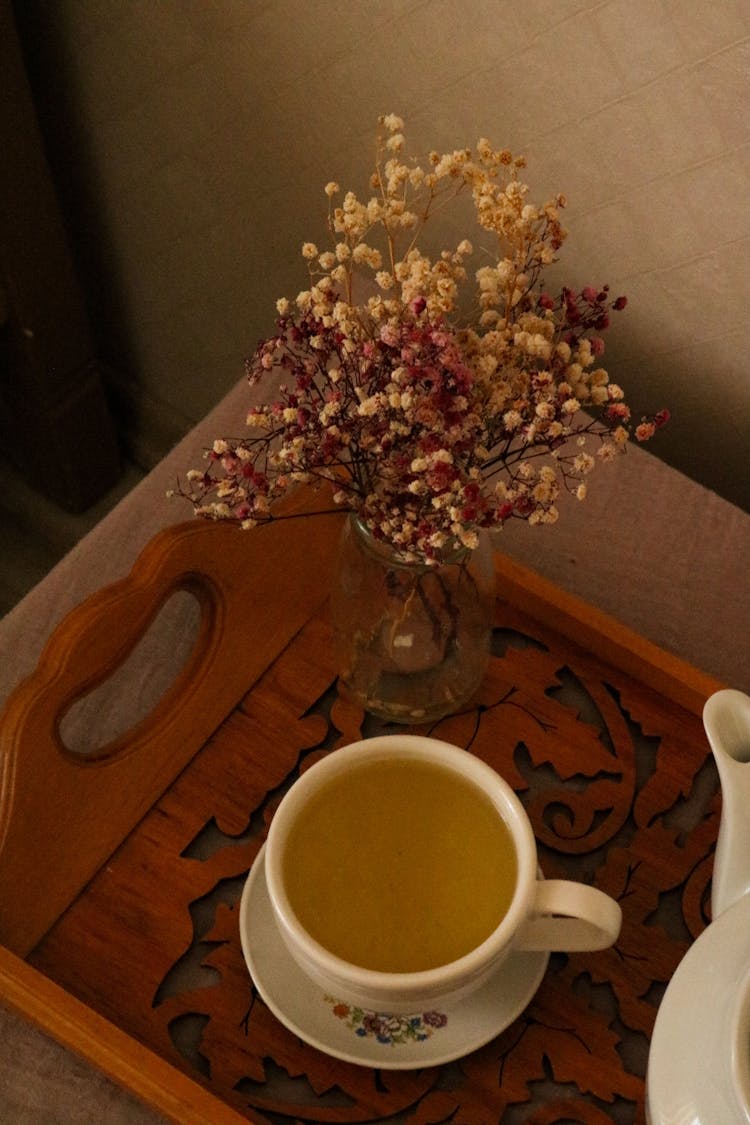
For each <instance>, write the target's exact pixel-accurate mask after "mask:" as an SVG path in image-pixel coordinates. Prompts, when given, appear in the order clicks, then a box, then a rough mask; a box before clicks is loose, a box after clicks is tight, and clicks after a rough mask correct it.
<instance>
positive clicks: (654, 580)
mask: <svg viewBox="0 0 750 1125" xmlns="http://www.w3.org/2000/svg"><path fill="white" fill-rule="evenodd" d="M250 403H251V392H250V390H249V389H248V387H247V384H246V383H245V382H244V381H242V382H241V383H239V384H238V385H237V386H236V387H234V388H233V389H232V391H230V393H229V394H228V395H227V396H226V397H225V398H224V399H223V400H222V402H221V403H219V405H218V406H217V407H216V408H215V409H214V410H213V411H212V412H211V413H210V414H209V415H208V416H207V417H206V418H205V419H204V420H203V421H202V422H201V423H200V424H199V425H198V426H197V427H195V429H194V430H192V431H191V432H190V433H189V434H188V435H187V436H186V437H185V438H184V439H183V440H182V441H181V442H180V443H179V444H178V445H177V446H176V447H175V449H174V450H172V452H171V453H170V454H169V455H168V456H167V457H165V458H164V460H163V461H161V462H160V463H159V464H158V465H157V466H156V468H155V469H153V471H152V472H151V473H150V474H149V475H148V476H147V477H145V478H144V479H143V480H142V481H141V482H140V484H139V485H138V486H137V487H136V488H134V489H133V490H132V491H131V492H130V493H129V494H128V495H127V496H126V497H125V498H124V499H123V500H122V501H121V502H120V503H119V504H118V505H117V507H116V508H114V509H113V510H112V511H111V512H110V513H109V514H108V515H107V516H106V517H105V518H104V519H103V520H102V521H101V522H100V523H99V524H98V525H97V526H96V527H95V528H94V529H93V530H92V531H91V532H90V533H89V534H88V535H86V536H85V537H84V538H83V539H82V540H81V541H80V542H79V543H78V544H77V545H76V546H75V547H74V549H73V550H72V551H71V552H70V553H69V554H68V555H67V556H66V557H65V558H63V559H62V560H61V561H60V562H59V563H58V565H57V566H56V567H55V568H54V570H52V571H51V572H50V573H49V575H47V576H46V577H45V578H44V580H43V581H42V582H40V583H39V584H38V585H37V586H36V587H35V588H34V589H33V590H32V591H31V592H30V593H29V594H28V595H27V596H26V597H25V598H24V599H23V600H22V601H21V602H20V603H19V604H18V605H17V606H16V607H14V608H13V609H12V610H11V611H10V613H8V614H7V615H6V616H5V617H4V618H3V619H2V620H1V621H0V651H1V652H3V653H5V654H6V659H5V660H3V661H2V662H0V704H4V702H5V700H6V698H7V696H8V695H9V694H10V693H11V692H12V690H13V689H14V688H15V687H16V686H17V684H18V683H19V682H21V680H23V679H24V678H25V677H26V676H28V675H29V674H30V673H31V672H32V671H33V669H34V667H35V665H36V663H37V661H38V658H39V655H40V653H41V651H42V648H43V646H44V643H45V641H46V640H47V638H48V637H49V635H50V633H51V632H52V630H53V629H54V628H55V626H56V625H57V624H58V623H59V622H60V621H61V620H62V618H63V617H64V616H65V614H66V613H67V612H69V610H70V609H72V608H73V607H74V606H75V605H77V604H78V603H79V602H81V601H82V600H83V599H84V598H85V597H87V596H88V595H89V594H91V593H93V592H94V591H95V590H97V589H99V588H101V587H102V586H104V585H107V584H108V583H110V582H113V581H115V580H117V579H118V578H121V577H123V576H124V575H125V574H126V573H127V572H128V571H129V570H130V568H131V566H132V564H133V562H134V561H135V559H136V557H137V556H138V554H139V553H140V551H141V550H142V548H143V547H144V546H145V545H146V543H148V541H149V540H150V539H151V538H152V537H153V536H154V535H155V534H156V533H157V532H158V531H160V530H161V529H162V528H164V527H167V526H169V525H171V524H174V523H179V522H182V521H184V520H186V519H190V518H191V517H192V509H191V508H190V507H189V505H187V503H186V502H184V501H181V500H179V499H169V498H167V495H166V493H167V490H168V489H169V488H171V487H173V486H174V483H175V480H176V478H177V476H178V475H183V476H184V473H185V472H186V471H187V469H189V468H191V467H197V466H199V465H200V463H201V453H202V450H203V448H204V447H206V446H208V445H210V444H211V443H212V441H213V439H214V438H217V437H226V436H233V435H237V434H238V433H241V432H242V430H243V423H244V417H245V414H246V412H247V408H248V406H249V405H250ZM560 507H561V514H560V519H559V521H558V523H557V524H555V525H553V526H551V527H540V528H534V527H529V526H527V525H526V524H523V523H521V522H520V521H518V522H512V523H511V524H509V525H507V526H506V528H505V529H504V530H503V531H502V532H500V533H498V534H497V536H496V537H495V543H496V546H497V547H498V549H500V550H503V551H504V552H506V553H507V554H508V555H509V556H511V557H513V558H515V559H517V560H518V561H519V562H521V563H523V564H524V565H526V566H528V567H529V568H531V569H533V570H535V571H537V572H538V573H539V574H541V575H542V576H544V577H546V578H548V579H550V580H551V581H553V582H554V583H555V584H556V585H557V586H559V587H561V588H562V589H564V590H567V591H569V592H570V593H572V594H575V595H577V596H579V597H581V598H582V599H583V600H585V601H587V602H589V603H590V604H592V605H594V606H597V607H598V608H599V609H601V610H603V611H605V612H606V613H608V614H610V615H612V616H613V617H615V618H617V619H619V620H620V621H621V622H622V623H623V624H625V625H627V626H629V627H630V628H631V629H633V630H635V631H636V632H637V633H640V634H641V635H642V636H644V637H646V638H648V639H649V640H651V641H653V642H654V643H656V644H657V645H659V646H661V647H662V648H664V649H666V650H667V651H669V652H672V653H674V654H675V655H677V656H679V657H681V658H683V659H684V660H687V661H688V662H689V663H691V664H693V665H694V666H695V667H697V668H699V669H701V670H702V671H704V672H706V673H709V674H711V675H713V676H715V677H716V678H717V679H718V680H720V681H721V682H722V683H724V684H726V685H727V686H730V687H735V688H739V689H740V690H743V691H747V692H750V568H749V567H748V560H750V515H749V514H747V513H745V512H743V511H742V510H740V509H738V508H736V507H734V506H733V505H731V504H729V503H728V502H727V501H725V500H723V499H721V498H720V497H718V496H717V495H715V494H714V493H712V492H710V491H709V490H707V489H705V488H703V487H702V486H701V485H699V484H697V483H695V482H694V481H692V480H690V479H689V478H687V477H686V476H684V475H682V474H681V473H679V472H677V471H676V470H674V469H672V468H670V467H669V466H667V465H665V464H664V463H662V462H661V461H659V460H658V459H657V458H656V457H655V456H654V455H653V454H651V453H649V452H648V451H647V450H646V449H644V448H640V447H637V446H635V445H634V446H631V447H629V448H628V450H627V452H626V454H625V455H624V456H622V457H620V458H618V459H616V461H615V462H614V463H613V464H611V465H603V466H601V467H598V468H597V470H596V471H595V472H594V474H593V475H592V477H591V480H590V484H589V490H588V496H587V498H586V500H585V501H583V502H579V501H577V500H575V499H573V498H572V497H568V496H566V497H565V498H564V502H563V503H561V505H560ZM238 534H240V532H238ZM249 534H253V533H252V532H250V533H249ZM154 646H155V647H154V648H153V649H152V650H151V651H150V652H149V653H148V660H149V661H156V662H157V663H160V662H161V663H163V664H166V663H167V662H166V660H162V657H164V656H165V654H166V653H170V655H171V656H172V658H173V656H174V639H173V638H172V639H171V640H170V637H169V636H168V635H165V636H164V637H163V638H157V639H155V641H154ZM10 653H12V654H13V659H12V660H10V659H8V658H7V654H10ZM132 674H133V675H134V676H135V677H136V678H137V679H138V687H137V689H136V690H137V691H138V692H139V691H141V689H142V688H143V690H145V686H144V685H145V684H146V683H147V681H148V682H150V680H151V677H150V674H149V670H148V669H146V668H140V669H138V668H135V669H134V670H133V672H132ZM131 698H132V697H131ZM161 1120H162V1119H161V1118H160V1116H159V1115H158V1114H156V1113H154V1112H153V1111H151V1110H148V1109H146V1108H145V1107H141V1106H140V1105H138V1104H136V1103H135V1102H134V1101H133V1099H132V1097H131V1096H130V1095H129V1094H127V1093H126V1092H125V1091H120V1090H119V1089H118V1088H116V1087H115V1086H113V1085H112V1083H110V1082H108V1080H106V1079H105V1078H103V1077H102V1076H101V1075H100V1074H98V1072H96V1071H95V1070H94V1069H93V1068H91V1067H90V1066H88V1065H87V1064H85V1063H83V1062H81V1061H80V1060H78V1059H76V1058H75V1057H74V1056H73V1055H72V1054H71V1053H69V1052H67V1051H65V1050H64V1049H63V1048H61V1047H59V1046H58V1045H57V1044H56V1043H54V1042H53V1041H52V1040H51V1039H48V1038H47V1037H46V1036H45V1035H43V1034H42V1033H40V1032H38V1031H37V1030H36V1029H35V1028H33V1027H31V1026H30V1025H29V1024H27V1023H26V1022H25V1021H24V1020H22V1019H19V1018H18V1017H17V1016H15V1015H13V1014H12V1013H10V1012H5V1011H3V1010H2V1009H0V1121H8V1122H11V1121H12V1122H14V1125H31V1123H33V1125H39V1123H40V1122H45V1123H50V1125H68V1123H71V1125H72V1123H73V1122H76V1123H80V1122H89V1121H91V1122H94V1121H96V1122H99V1121H107V1122H113V1123H115V1122H119V1121H123V1122H125V1121H127V1122H128V1123H129V1125H130V1123H133V1125H135V1123H136V1122H137V1123H138V1125H141V1123H144V1125H146V1123H149V1125H150V1123H152V1122H158V1121H161Z"/></svg>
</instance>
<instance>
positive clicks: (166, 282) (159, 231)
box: [17, 0, 750, 509]
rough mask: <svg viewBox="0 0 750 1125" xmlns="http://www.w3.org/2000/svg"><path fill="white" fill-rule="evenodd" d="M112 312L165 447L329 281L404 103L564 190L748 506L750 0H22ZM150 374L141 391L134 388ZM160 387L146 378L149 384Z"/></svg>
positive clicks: (653, 361) (75, 217) (647, 393)
mask: <svg viewBox="0 0 750 1125" xmlns="http://www.w3.org/2000/svg"><path fill="white" fill-rule="evenodd" d="M17 12H18V18H19V22H20V24H21V27H22V31H23V33H24V36H25V40H26V45H27V50H28V52H29V60H30V67H31V70H32V75H33V77H34V79H35V82H36V85H37V89H38V92H39V96H40V106H41V111H42V115H43V120H44V124H45V126H46V129H47V132H48V136H49V137H50V144H51V149H52V153H53V159H54V161H55V164H56V166H57V170H58V173H59V176H60V180H61V190H62V193H63V196H64V198H65V200H66V205H67V207H68V210H69V212H70V215H71V220H72V223H73V225H74V228H75V231H76V234H77V238H78V240H79V245H80V246H81V251H82V262H83V267H84V269H85V271H86V276H87V280H88V285H89V289H90V292H91V297H92V304H93V308H94V312H95V318H96V321H97V324H98V326H99V329H100V333H101V335H102V338H103V339H104V340H105V341H106V343H105V348H108V349H109V351H110V352H111V356H110V358H111V359H112V360H113V362H114V365H115V366H116V367H117V368H118V369H119V370H120V372H124V373H126V374H127V376H128V378H129V380H130V381H129V384H128V387H127V388H126V398H127V399H128V400H129V401H130V404H131V407H130V408H131V419H130V425H131V428H132V427H135V430H136V431H137V430H138V428H140V429H141V430H142V431H143V433H144V434H146V437H144V438H143V444H144V446H148V447H149V449H150V450H151V451H152V452H154V453H155V454H157V455H158V453H159V452H160V451H163V450H162V447H163V446H165V445H166V444H168V442H169V441H170V440H172V438H173V437H175V436H177V435H178V434H179V433H180V432H181V431H182V430H183V429H184V428H185V427H186V426H187V425H188V424H189V423H190V422H191V421H194V420H196V419H198V418H199V417H201V416H202V415H203V414H204V413H205V412H206V410H207V409H208V408H209V407H210V406H211V405H212V404H213V403H214V402H215V401H216V400H217V399H218V398H219V397H220V396H221V395H222V394H223V393H224V392H225V391H226V389H227V388H228V387H229V386H230V385H231V384H232V383H233V382H234V380H235V379H236V378H238V377H239V376H240V375H241V361H242V358H243V356H244V354H245V353H246V351H248V350H250V349H251V348H252V347H253V346H254V344H255V342H256V340H257V339H258V337H260V336H261V335H264V334H266V333H267V332H268V331H269V330H270V328H271V326H272V320H273V315H274V302H275V299H276V297H277V296H280V295H282V294H288V295H294V294H295V293H296V292H297V290H298V289H299V288H301V287H302V286H303V284H304V281H305V271H304V268H303V266H302V262H301V259H300V258H299V246H300V243H301V242H302V241H303V240H304V239H307V238H312V239H318V238H321V237H322V232H323V220H324V214H325V206H326V200H325V197H324V196H323V193H322V190H321V188H322V185H323V184H324V183H325V182H326V181H327V180H329V179H336V180H338V181H339V182H340V183H341V184H342V185H344V186H351V187H354V188H357V187H359V186H364V182H365V177H366V173H367V171H368V169H369V160H370V154H371V151H372V146H371V138H372V135H373V127H374V123H375V121H376V118H377V116H378V114H379V113H381V112H387V111H394V112H396V113H399V114H400V115H401V116H403V117H405V118H406V124H407V135H409V136H410V139H411V141H412V142H413V144H414V145H416V146H417V147H418V149H419V150H426V149H428V148H432V147H436V148H442V147H446V148H448V147H449V148H454V147H460V146H461V145H463V144H473V143H474V142H475V141H476V139H477V137H478V136H480V135H486V136H488V137H489V138H490V139H491V140H492V141H493V143H495V144H496V145H497V146H498V147H510V148H512V149H513V150H515V151H518V152H523V153H525V154H526V155H527V157H528V159H529V169H528V178H529V179H530V182H531V183H532V186H533V187H534V191H535V195H536V196H537V197H545V198H546V197H547V195H549V194H551V193H553V192H554V191H558V190H561V191H564V192H565V194H566V195H567V197H568V201H569V207H568V210H567V211H566V213H565V216H566V225H567V227H568V229H569V230H570V238H569V240H568V242H567V243H566V245H565V246H564V248H563V252H562V255H563V257H562V263H563V264H562V268H561V269H560V273H559V276H560V278H561V279H563V280H565V281H566V282H568V283H570V284H574V285H583V284H586V283H588V282H591V283H592V284H601V283H602V282H604V281H607V280H608V281H610V282H611V284H612V288H613V290H615V291H617V292H624V293H626V294H627V295H628V297H629V306H628V309H627V312H626V313H624V314H622V315H621V316H620V317H619V318H616V320H615V323H614V326H613V329H612V332H611V333H610V336H609V339H608V353H607V359H608V361H609V362H608V366H609V368H610V370H611V371H612V373H613V374H614V375H615V376H616V378H617V379H618V381H620V382H622V383H623V384H624V385H625V387H626V389H627V390H628V392H629V398H630V399H631V401H632V403H633V405H634V407H635V408H636V409H637V410H639V411H640V410H642V411H644V412H645V411H649V410H652V409H657V408H659V407H661V406H662V405H665V404H666V405H668V406H670V407H671V409H672V412H673V423H672V425H671V426H670V428H669V430H668V431H667V432H665V433H663V434H661V435H659V438H658V440H657V442H655V443H654V445H653V446H652V448H653V451H654V452H656V453H658V454H659V455H660V456H663V457H664V458H665V459H666V460H668V461H670V462H671V463H673V464H674V465H676V466H677V467H678V468H680V469H682V470H683V471H684V472H686V473H688V474H689V475H691V476H693V477H695V478H697V479H699V480H701V481H702V482H703V483H705V484H707V485H709V486H710V487H712V488H714V489H716V490H717V491H718V492H720V493H722V494H723V495H725V496H726V497H727V498H729V499H730V500H733V501H734V502H736V503H738V504H740V505H742V506H743V507H746V508H748V509H750V472H749V471H748V467H747V457H746V451H747V436H746V435H747V433H748V431H749V430H750V370H749V368H748V361H747V358H746V356H747V353H746V350H745V346H744V345H745V333H746V322H747V309H748V307H750V275H749V271H748V265H747V262H748V233H749V232H748V228H749V226H750V218H749V216H748V206H747V200H748V198H749V197H750V192H749V191H748V186H749V182H750V175H749V165H750V148H749V147H748V122H749V121H750V114H748V109H749V108H750V98H749V97H748V51H749V47H750V42H749V37H748V31H749V30H750V4H748V0H603V2H600V3H593V2H591V0H588V2H586V0H524V3H517V2H516V0H381V2H379V3H378V4H370V3H366V2H364V0H349V2H348V3H347V2H340V3H337V4H331V3H328V2H323V0H268V2H263V0H56V3H55V4H54V5H49V4H46V3H45V2H44V0H19V3H18V5H17ZM136 386H137V387H138V388H139V389H140V397H139V398H138V399H137V402H136V400H135V399H134V397H133V393H132V392H133V388H134V387H136ZM134 403H135V405H134Z"/></svg>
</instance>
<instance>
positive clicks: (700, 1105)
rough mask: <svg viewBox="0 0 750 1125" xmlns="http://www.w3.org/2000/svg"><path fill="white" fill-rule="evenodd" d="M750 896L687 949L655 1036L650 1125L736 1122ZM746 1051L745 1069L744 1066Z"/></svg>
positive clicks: (741, 1116) (749, 962) (749, 961)
mask: <svg viewBox="0 0 750 1125" xmlns="http://www.w3.org/2000/svg"><path fill="white" fill-rule="evenodd" d="M748 966H750V895H743V897H742V898H741V899H740V900H739V901H738V902H737V903H735V904H734V906H730V907H729V909H728V910H725V911H724V912H723V913H722V914H720V915H719V917H718V918H717V919H716V920H715V921H714V922H712V923H711V925H710V926H708V927H707V928H706V929H705V930H704V931H703V933H702V934H701V935H700V937H699V938H697V940H696V941H695V942H694V943H693V944H692V945H691V946H690V948H689V949H688V951H687V953H686V954H685V956H684V957H683V959H682V961H680V963H679V965H678V966H677V969H676V971H675V974H674V976H673V977H672V979H671V981H670V982H669V987H668V988H667V991H666V993H665V994H664V998H663V1000H662V1002H661V1005H660V1007H659V1011H658V1013H657V1016H656V1023H655V1025H654V1033H653V1036H652V1039H651V1048H650V1051H649V1059H648V1075H647V1079H646V1096H647V1107H646V1114H647V1120H648V1121H649V1122H650V1123H651V1125H685V1123H686V1122H689V1123H690V1125H725V1123H726V1125H729V1123H731V1125H739V1123H740V1122H746V1121H747V1120H748V1118H747V1115H746V1113H745V1111H744V1110H743V1109H742V1107H741V1106H740V1104H739V1102H738V1100H737V1097H736V1095H735V1093H734V1088H733V1083H732V1073H731V1065H732V1055H733V1044H732V1031H733V1022H732V1021H733V1013H734V1012H735V1009H736V1006H737V1004H738V1002H739V1001H740V1000H741V999H742V991H743V988H745V987H747V973H748ZM747 1057H748V1056H747V1050H746V1049H745V1050H744V1057H743V1060H742V1065H743V1066H745V1067H746V1066H747V1065H748V1064H747V1061H746V1060H747Z"/></svg>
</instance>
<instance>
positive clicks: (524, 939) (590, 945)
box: [514, 879, 622, 953]
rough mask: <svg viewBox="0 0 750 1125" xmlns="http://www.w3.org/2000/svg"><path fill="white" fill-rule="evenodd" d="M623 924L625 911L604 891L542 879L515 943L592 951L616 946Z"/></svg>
mask: <svg viewBox="0 0 750 1125" xmlns="http://www.w3.org/2000/svg"><path fill="white" fill-rule="evenodd" d="M621 925H622V910H621V909H620V906H619V904H618V903H616V902H615V900H614V899H613V898H610V896H609V895H607V894H605V893H604V891H600V890H598V889H597V888H596V887H589V886H587V884H586V883H575V882H571V881H570V880H568V879H545V880H539V881H538V882H537V885H536V894H535V896H534V904H533V907H532V910H531V914H530V915H529V917H528V918H527V919H526V921H525V922H524V923H523V924H522V925H521V927H520V929H519V930H518V932H517V934H516V939H515V941H514V945H515V947H516V948H517V949H521V950H526V951H529V952H541V951H546V952H559V953H578V952H582V951H584V950H587V951H589V952H592V951H594V950H596V949H608V948H609V946H611V945H614V943H615V942H616V941H617V938H618V936H619V933H620V926H621Z"/></svg>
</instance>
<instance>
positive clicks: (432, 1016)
mask: <svg viewBox="0 0 750 1125" xmlns="http://www.w3.org/2000/svg"><path fill="white" fill-rule="evenodd" d="M326 1002H327V1003H328V1004H331V1005H333V1008H332V1011H333V1014H334V1016H336V1018H337V1019H340V1020H343V1022H344V1023H345V1025H346V1026H347V1027H349V1028H351V1029H352V1031H353V1032H354V1034H355V1035H358V1036H359V1037H360V1038H365V1037H372V1038H373V1039H375V1040H376V1041H377V1042H378V1043H384V1044H387V1045H390V1046H391V1047H395V1046H398V1045H399V1044H402V1043H423V1042H424V1041H425V1039H429V1038H430V1036H431V1035H432V1033H433V1032H434V1031H437V1030H439V1029H440V1028H441V1027H445V1025H446V1024H447V1022H448V1017H447V1016H446V1015H444V1014H443V1012H422V1013H420V1014H419V1015H413V1016H390V1015H384V1014H383V1013H382V1012H370V1011H368V1010H367V1009H366V1008H357V1007H355V1006H354V1005H352V1004H342V1003H341V1001H339V1000H335V999H334V998H333V997H332V996H326Z"/></svg>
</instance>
